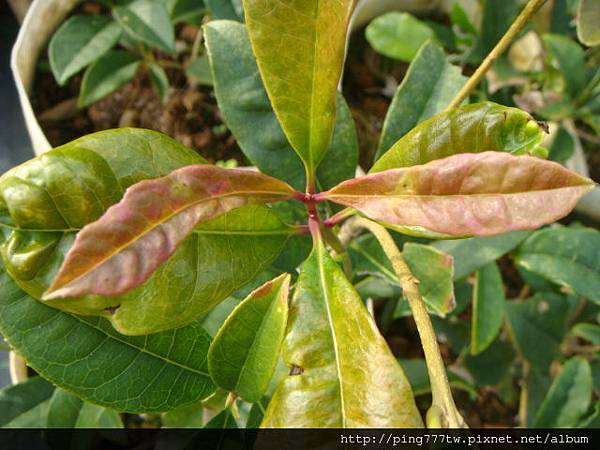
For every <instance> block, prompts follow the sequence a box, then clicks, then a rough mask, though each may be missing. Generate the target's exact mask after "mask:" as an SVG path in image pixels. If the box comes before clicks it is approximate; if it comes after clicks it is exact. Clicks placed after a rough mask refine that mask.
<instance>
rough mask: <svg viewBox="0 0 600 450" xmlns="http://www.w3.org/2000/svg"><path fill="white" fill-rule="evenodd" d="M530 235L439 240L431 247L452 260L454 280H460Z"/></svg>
mask: <svg viewBox="0 0 600 450" xmlns="http://www.w3.org/2000/svg"><path fill="white" fill-rule="evenodd" d="M530 234H531V232H530V231H509V232H508V233H504V234H501V235H498V236H487V237H475V238H469V239H454V240H448V241H443V240H441V241H436V242H434V243H433V244H432V245H433V246H434V247H435V248H437V249H439V250H441V251H443V252H446V253H448V254H449V255H451V256H452V257H453V258H454V279H455V280H460V279H463V278H465V277H466V276H468V275H469V274H471V273H473V272H475V271H476V270H478V269H479V268H481V267H483V266H485V265H486V264H488V263H490V262H492V261H495V260H496V259H498V258H500V257H501V256H503V255H505V254H507V253H508V252H510V251H511V250H513V249H514V248H515V247H516V246H517V245H519V244H520V243H521V242H523V241H524V240H525V239H526V238H527V236H529V235H530Z"/></svg>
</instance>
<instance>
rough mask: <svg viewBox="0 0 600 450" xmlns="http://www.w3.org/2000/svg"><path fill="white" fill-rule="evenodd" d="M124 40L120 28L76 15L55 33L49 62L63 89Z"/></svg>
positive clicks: (103, 19)
mask: <svg viewBox="0 0 600 450" xmlns="http://www.w3.org/2000/svg"><path fill="white" fill-rule="evenodd" d="M120 36H121V27H120V26H119V24H118V23H116V22H114V21H112V20H110V18H108V17H106V16H102V15H98V14H93V15H75V16H72V17H70V18H69V19H68V20H66V21H65V22H64V23H63V24H62V25H61V26H60V28H59V29H58V30H57V31H56V33H54V35H53V36H52V39H51V40H50V44H49V45H48V59H49V61H50V68H51V69H52V73H53V74H54V78H56V81H57V82H58V84H60V85H63V84H65V83H66V82H67V80H68V79H69V78H70V77H71V76H73V75H75V74H76V73H77V72H79V71H80V70H81V69H83V68H84V67H86V66H87V65H89V64H90V63H92V62H93V61H95V60H96V59H98V58H99V57H101V56H102V55H103V54H104V53H106V52H107V51H108V50H110V48H112V46H113V45H115V44H116V43H117V41H118V40H119V37H120Z"/></svg>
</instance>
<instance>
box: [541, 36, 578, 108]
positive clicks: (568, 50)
mask: <svg viewBox="0 0 600 450" xmlns="http://www.w3.org/2000/svg"><path fill="white" fill-rule="evenodd" d="M543 38H544V44H545V45H546V48H547V50H548V51H549V52H550V54H551V55H552V56H553V57H554V58H555V60H556V62H557V64H558V68H559V70H560V73H561V74H562V76H563V78H564V80H565V90H566V93H567V94H568V95H569V96H570V97H571V98H572V99H575V98H576V97H577V95H578V94H579V93H580V92H581V91H582V90H583V88H584V87H585V85H586V82H587V71H586V68H585V53H584V52H583V49H582V48H581V46H580V45H579V44H577V43H576V42H575V41H573V40H571V39H570V38H568V37H566V36H561V35H558V34H546V35H544V37H543Z"/></svg>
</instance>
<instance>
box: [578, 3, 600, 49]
mask: <svg viewBox="0 0 600 450" xmlns="http://www.w3.org/2000/svg"><path fill="white" fill-rule="evenodd" d="M577 37H578V38H579V40H580V41H581V42H583V43H584V44H585V45H588V46H590V47H592V46H594V45H600V4H599V3H598V2H597V1H595V0H579V10H578V11H577Z"/></svg>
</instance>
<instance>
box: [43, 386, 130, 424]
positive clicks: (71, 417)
mask: <svg viewBox="0 0 600 450" xmlns="http://www.w3.org/2000/svg"><path fill="white" fill-rule="evenodd" d="M44 426H45V427H48V428H123V422H121V418H120V417H119V414H118V413H117V412H116V411H114V410H112V409H107V408H104V407H103V406H98V405H94V404H92V403H88V402H86V401H84V400H82V399H80V398H79V397H77V396H75V395H73V394H71V393H70V392H67V391H65V390H63V389H60V388H57V389H56V390H55V391H54V394H53V395H52V398H51V399H50V406H49V409H48V419H47V422H46V423H45V424H44Z"/></svg>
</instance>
